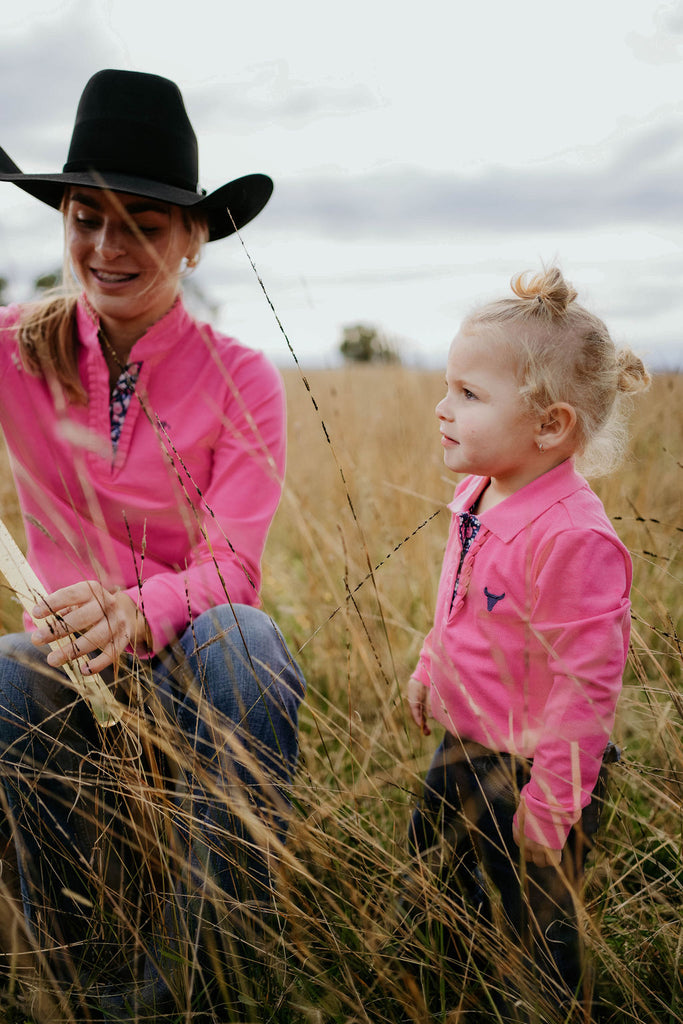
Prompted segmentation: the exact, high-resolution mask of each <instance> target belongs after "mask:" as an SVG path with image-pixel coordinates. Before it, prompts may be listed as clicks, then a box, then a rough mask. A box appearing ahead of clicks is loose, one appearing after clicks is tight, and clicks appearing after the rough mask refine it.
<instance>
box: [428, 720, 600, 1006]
mask: <svg viewBox="0 0 683 1024" xmlns="http://www.w3.org/2000/svg"><path fill="white" fill-rule="evenodd" d="M481 750H482V748H479V750H475V751H474V753H472V754H471V753H470V752H468V744H467V742H466V741H464V742H463V743H461V742H460V741H459V740H457V739H456V738H455V737H454V736H452V735H451V734H450V733H446V736H445V737H444V740H443V742H442V743H441V745H440V747H439V748H438V750H437V751H436V754H435V755H434V758H433V760H432V764H431V765H430V767H429V770H428V772H427V776H426V778H425V784H424V795H423V798H422V800H421V802H420V804H419V806H418V807H417V809H416V810H415V812H414V813H413V817H412V820H411V824H410V833H409V846H410V849H411V852H412V853H413V854H414V855H416V856H417V857H418V858H419V859H420V862H422V864H424V863H425V862H428V863H430V864H431V865H432V866H433V867H434V870H435V871H436V872H437V873H438V874H439V875H440V876H441V878H442V880H443V879H445V881H446V883H447V891H448V892H449V893H450V894H451V895H452V896H453V897H454V898H455V899H456V900H459V901H464V903H465V904H466V905H467V906H468V907H469V909H470V913H473V914H474V917H476V918H478V919H479V920H480V921H481V922H482V935H488V936H489V940H486V939H484V940H483V941H484V944H485V943H486V941H490V936H491V922H492V910H491V901H490V893H489V889H488V883H489V882H490V883H492V884H493V886H494V887H495V889H496V890H497V891H498V894H499V896H500V903H501V907H502V911H503V915H504V919H505V921H506V924H507V930H508V932H509V934H510V935H511V938H512V943H513V946H512V947H511V948H514V949H516V950H517V951H518V952H521V953H522V960H521V962H520V964H519V965H518V967H517V968H515V967H513V966H512V963H511V961H510V960H509V961H508V969H509V977H508V979H507V981H506V980H505V979H504V980H503V983H504V984H509V988H510V990H511V992H514V991H515V990H516V989H518V988H520V987H525V982H524V980H523V975H524V973H525V972H526V973H527V981H526V988H527V991H528V989H529V986H531V989H532V990H535V991H536V992H537V993H540V994H541V995H542V996H543V997H545V998H549V999H550V1000H551V1002H552V1003H553V1004H554V1005H555V1006H557V1005H558V1004H562V1003H564V1002H565V1001H567V1000H569V999H571V998H572V997H573V996H579V994H580V993H581V988H582V982H583V979H584V963H583V955H582V948H581V941H580V933H579V927H578V921H577V905H578V904H579V903H580V898H581V897H580V891H581V881H582V876H583V870H584V866H585V861H586V857H587V854H588V852H589V850H590V849H591V847H592V840H593V836H594V834H595V832H596V830H597V827H598V823H599V817H600V808H601V804H602V797H603V791H604V783H605V775H606V768H605V764H606V763H608V762H609V761H610V760H616V759H617V758H618V753H617V751H616V748H615V747H613V746H612V745H611V744H610V747H608V753H606V756H605V761H604V763H603V767H602V769H601V772H600V777H599V779H598V784H597V786H596V789H595V792H594V794H593V799H592V801H591V803H590V804H589V805H588V807H586V808H585V809H584V812H583V816H582V819H581V821H580V822H579V823H578V824H577V825H576V826H574V828H573V829H572V830H571V832H570V834H569V838H568V840H567V843H566V845H565V848H564V851H563V856H562V864H561V867H560V868H559V869H558V868H555V867H546V868H540V867H537V866H536V865H534V864H533V863H531V862H527V863H525V862H524V861H523V860H522V858H521V856H520V850H519V847H518V846H517V845H516V843H515V842H514V839H513V837H512V819H513V817H514V814H515V811H516V809H517V805H518V803H519V793H520V790H521V789H522V787H523V786H524V785H525V783H526V782H527V781H528V778H529V771H530V766H531V765H530V762H529V761H527V760H526V759H525V758H514V757H512V756H511V755H509V754H500V753H495V752H493V751H489V752H488V753H487V752H484V753H482V752H481ZM480 938H481V936H480ZM456 945H457V943H456ZM479 953H481V950H480V951H479ZM477 959H478V960H479V962H480V964H481V963H483V960H484V959H486V957H485V955H484V956H478V957H477ZM456 970H457V967H456ZM534 978H535V979H536V981H535V982H534V980H533V979H534ZM515 1019H516V1018H515Z"/></svg>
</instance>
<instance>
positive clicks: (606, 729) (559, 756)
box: [408, 269, 649, 1020]
mask: <svg viewBox="0 0 683 1024" xmlns="http://www.w3.org/2000/svg"><path fill="white" fill-rule="evenodd" d="M512 290H513V292H514V297H510V298H506V299H501V300H500V301H496V302H493V303H491V304H490V305H487V306H485V307H484V308H482V309H480V310H479V311H478V312H475V313H474V314H472V315H471V316H470V317H469V318H468V319H467V320H466V321H465V322H464V324H463V326H462V327H461V329H460V333H459V334H458V335H457V337H456V338H455V340H454V341H453V343H452V345H451V348H450V352H449V356H448V366H447V374H446V384H447V393H446V395H445V397H444V398H443V399H442V400H441V401H440V402H439V404H438V405H437V407H436V414H437V416H438V419H439V425H440V432H441V445H442V447H443V456H444V462H445V464H446V466H447V467H448V468H449V469H450V470H452V471H453V472H454V473H458V474H467V475H466V476H465V478H464V479H462V480H461V481H460V483H459V484H458V486H457V488H456V491H455V497H454V499H453V502H452V503H451V505H450V506H449V508H450V509H451V511H452V513H453V518H452V522H451V529H450V535H449V538H448V543H447V547H446V554H445V558H444V563H443V568H442V572H441V580H440V583H439V590H438V596H437V604H436V614H435V619H434V626H433V628H432V630H431V631H430V633H429V635H428V636H427V638H426V639H425V642H424V645H423V648H422V652H421V654H420V659H419V662H418V665H417V668H416V669H415V672H414V674H413V677H412V678H411V680H410V682H409V684H408V701H409V705H410V711H411V714H412V717H413V719H414V721H415V723H416V724H417V725H418V726H419V727H420V728H421V729H422V732H423V733H425V734H428V733H429V731H430V729H429V726H428V724H427V720H428V718H429V717H430V716H431V717H432V718H433V719H435V720H436V721H437V722H438V723H439V724H440V725H441V726H443V727H444V728H445V730H446V733H445V738H444V740H443V742H442V743H441V746H440V747H439V749H438V750H437V753H436V755H435V758H434V760H433V762H432V765H431V767H430V769H429V771H428V774H427V777H426V780H425V788H424V796H423V799H422V801H421V804H420V806H419V807H418V808H417V810H416V811H415V813H414V815H413V819H412V823H411V830H410V842H411V848H412V850H413V852H414V853H416V854H418V855H420V856H421V857H423V858H424V857H425V856H426V855H427V854H428V852H429V851H430V850H434V849H438V850H439V851H440V854H439V856H441V857H442V858H443V851H444V849H448V850H450V851H451V852H450V853H449V854H448V855H447V859H448V862H449V863H448V872H449V888H450V891H451V894H453V895H455V894H457V896H458V898H463V897H464V898H465V899H467V900H468V901H469V903H470V905H472V903H474V904H475V906H476V909H477V912H478V913H479V914H480V915H481V916H482V917H483V919H484V920H485V921H487V922H489V923H490V922H491V920H492V917H491V907H490V903H489V897H488V892H487V888H486V880H488V881H490V882H491V883H493V885H494V886H495V887H496V889H497V890H498V892H499V895H500V902H501V905H502V910H503V914H504V917H505V920H506V925H507V930H508V933H510V932H511V934H512V938H513V943H514V947H516V948H517V949H521V950H523V951H524V958H523V959H522V961H520V964H519V965H518V966H519V968H520V969H521V970H522V973H524V968H525V967H526V968H528V970H529V971H530V973H531V974H532V975H534V976H535V977H536V978H537V979H538V978H539V977H540V979H541V980H540V983H538V984H537V985H536V987H535V988H534V991H535V993H536V996H535V998H536V1000H537V1005H538V1000H543V999H546V1000H547V999H548V997H550V1000H551V1001H552V1002H554V1003H555V1004H557V1003H558V1001H559V1003H560V1004H566V1005H567V1006H569V1005H570V1003H571V1000H572V998H575V997H576V998H578V997H579V996H580V994H581V989H582V977H583V972H582V958H581V953H580V944H579V934H578V928H577V916H576V901H577V891H578V882H579V880H580V877H581V873H582V869H583V865H584V862H585V857H586V854H587V852H588V849H589V848H590V840H591V836H592V835H593V833H594V832H595V829H596V828H597V818H598V807H599V801H600V789H601V784H602V778H603V774H604V770H603V763H604V762H605V761H608V760H609V759H610V757H611V756H613V752H614V749H615V748H614V747H612V746H611V744H610V743H609V736H610V731H611V729H612V724H613V721H614V713H615V706H616V703H617V697H618V695H619V691H620V688H621V679H622V673H623V669H624V665H625V661H626V655H627V651H628V641H629V608H630V605H629V590H630V585H631V562H630V558H629V554H628V551H627V550H626V548H625V547H624V545H623V544H622V543H621V542H620V540H619V538H618V537H617V535H616V533H615V532H614V530H613V528H612V526H611V524H610V522H609V520H608V518H607V516H606V514H605V511H604V509H603V506H602V504H601V502H600V501H599V499H598V498H597V497H596V495H595V494H594V493H593V492H592V491H591V489H590V488H589V486H588V484H587V483H586V481H585V480H584V478H583V477H582V476H580V475H579V473H578V472H577V470H576V468H575V465H574V460H575V458H578V457H581V459H582V462H583V464H584V465H589V466H590V468H591V470H592V471H593V472H595V471H596V470H600V471H604V470H605V469H606V468H607V467H608V466H610V465H612V464H613V463H614V461H615V457H616V456H617V455H618V449H619V448H620V447H621V441H622V440H623V430H622V429H621V422H622V420H623V416H622V412H623V410H622V409H621V406H622V399H623V398H624V396H625V395H627V394H629V393H633V392H636V391H638V390H640V389H642V388H644V387H646V386H647V384H648V383H649V376H648V374H647V371H646V370H645V368H644V366H643V364H642V362H641V361H640V359H638V357H637V356H635V355H634V354H633V353H632V352H630V351H623V350H622V351H619V352H617V351H616V350H615V346H614V344H613V342H612V340H611V339H610V337H609V334H608V332H607V329H606V327H605V325H604V324H603V322H602V321H601V320H599V319H598V318H597V317H596V316H594V315H592V314H591V313H589V312H588V311H587V310H586V309H584V308H583V307H582V306H580V305H578V303H577V302H576V301H575V300H576V292H575V291H574V289H573V288H572V287H571V286H570V285H569V284H568V283H567V282H565V280H564V279H563V277H562V274H561V273H560V271H559V270H557V269H550V270H548V271H546V272H544V273H541V274H538V275H536V276H534V277H532V278H531V279H527V278H526V277H525V275H521V276H520V277H518V278H516V279H515V280H513V282H512ZM509 967H510V970H514V971H515V972H516V982H515V986H514V987H515V988H518V987H519V985H520V981H521V975H520V969H518V967H512V965H511V964H510V965H509ZM504 985H505V986H506V987H508V988H509V989H511V988H512V987H513V986H512V985H510V983H509V982H507V981H504ZM517 995H519V992H518V993H517ZM518 1002H519V1000H518ZM505 1005H506V1006H507V1007H508V1008H509V1007H510V1006H511V1005H512V1001H509V1002H508V1001H506V1003H505ZM565 1009H566V1007H564V1008H563V1011H562V1012H563V1013H564V1012H565ZM510 1012H512V1011H510ZM528 1012H529V1009H528V1007H527V1016H523V1018H521V1019H525V1020H527V1019H529V1018H528ZM567 1012H569V1013H571V1009H569V1010H568V1011H567ZM563 1019H564V1018H563Z"/></svg>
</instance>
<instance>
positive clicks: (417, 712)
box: [408, 679, 432, 736]
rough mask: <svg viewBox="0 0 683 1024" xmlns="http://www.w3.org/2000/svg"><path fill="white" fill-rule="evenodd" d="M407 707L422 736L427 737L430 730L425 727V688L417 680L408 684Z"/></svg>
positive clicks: (411, 680)
mask: <svg viewBox="0 0 683 1024" xmlns="http://www.w3.org/2000/svg"><path fill="white" fill-rule="evenodd" d="M408 707H409V708H410V714H411V715H412V716H413V721H414V722H415V725H416V726H417V727H418V728H419V730H420V732H421V733H422V735H423V736H429V735H430V734H431V731H432V730H431V729H430V728H429V726H428V725H427V687H426V686H425V685H424V684H423V683H421V682H420V681H419V680H418V679H410V680H409V682H408Z"/></svg>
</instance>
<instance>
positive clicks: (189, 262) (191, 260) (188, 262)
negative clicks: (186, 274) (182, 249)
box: [185, 253, 199, 270]
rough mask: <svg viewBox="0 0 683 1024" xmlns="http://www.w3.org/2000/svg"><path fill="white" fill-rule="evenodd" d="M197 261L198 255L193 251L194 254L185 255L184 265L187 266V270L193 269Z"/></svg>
mask: <svg viewBox="0 0 683 1024" xmlns="http://www.w3.org/2000/svg"><path fill="white" fill-rule="evenodd" d="M198 263H199V256H198V255H197V253H194V255H192V256H186V257H185V266H186V267H187V269H188V270H194V268H195V267H196V266H197V264H198Z"/></svg>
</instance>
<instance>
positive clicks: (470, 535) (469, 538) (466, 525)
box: [451, 506, 481, 608]
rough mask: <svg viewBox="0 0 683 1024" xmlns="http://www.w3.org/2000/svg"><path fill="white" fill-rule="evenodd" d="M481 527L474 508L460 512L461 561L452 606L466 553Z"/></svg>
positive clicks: (456, 576) (456, 575)
mask: <svg viewBox="0 0 683 1024" xmlns="http://www.w3.org/2000/svg"><path fill="white" fill-rule="evenodd" d="M473 507H474V506H473ZM480 528H481V520H480V519H478V518H477V516H475V515H474V513H473V512H472V510H471V509H470V510H469V512H458V536H459V538H460V561H459V562H458V571H457V572H456V574H455V583H454V584H453V594H452V596H451V608H452V607H453V602H454V600H455V597H456V594H457V593H458V583H459V582H460V573H461V571H462V565H463V562H464V561H465V555H466V554H467V552H468V551H469V549H470V548H471V547H472V544H473V542H474V539H475V537H476V536H477V534H478V533H479V530H480Z"/></svg>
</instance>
